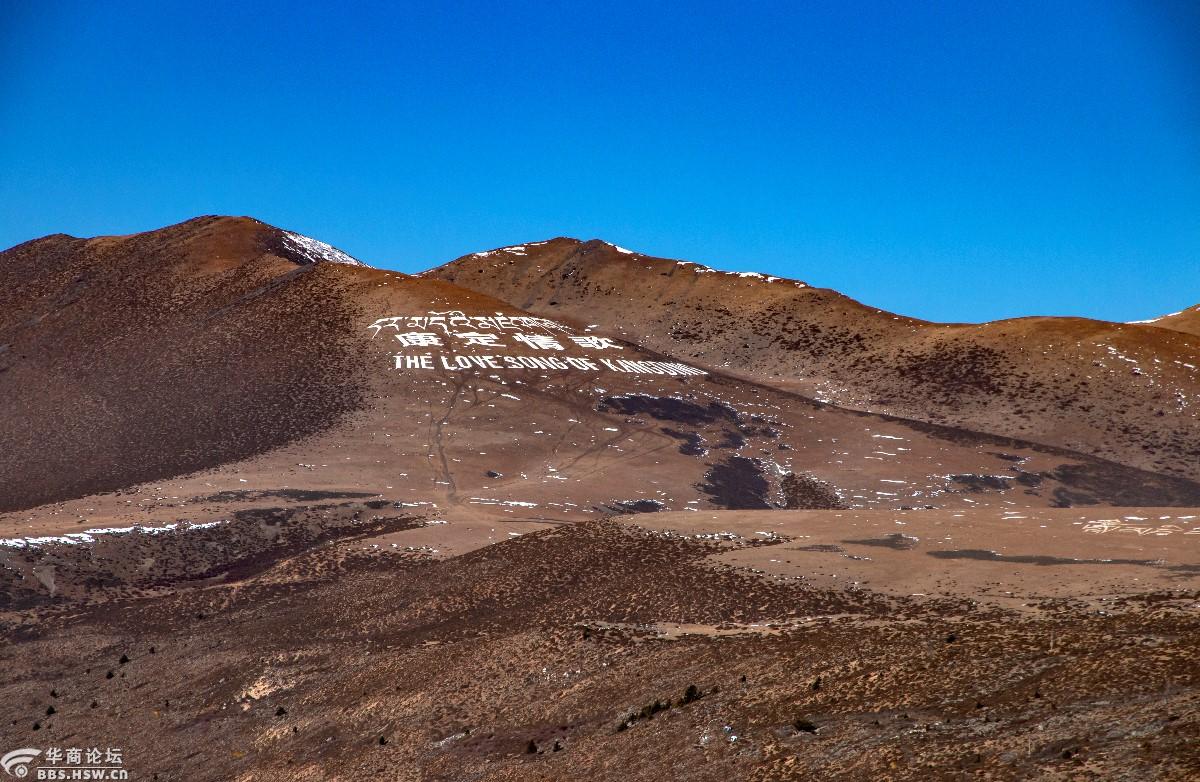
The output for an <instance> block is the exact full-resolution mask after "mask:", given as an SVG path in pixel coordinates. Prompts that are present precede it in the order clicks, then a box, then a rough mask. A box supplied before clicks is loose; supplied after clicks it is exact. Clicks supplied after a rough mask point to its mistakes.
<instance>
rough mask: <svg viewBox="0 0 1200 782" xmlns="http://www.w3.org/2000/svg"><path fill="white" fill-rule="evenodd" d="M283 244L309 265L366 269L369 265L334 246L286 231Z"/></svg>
mask: <svg viewBox="0 0 1200 782" xmlns="http://www.w3.org/2000/svg"><path fill="white" fill-rule="evenodd" d="M283 243H284V245H285V246H286V247H287V249H289V250H292V251H293V252H296V253H299V254H300V255H302V256H304V257H305V258H307V259H308V262H309V263H321V262H325V263H342V264H345V265H347V266H364V267H365V266H366V265H367V264H365V263H363V262H362V261H360V260H358V259H357V258H355V257H353V256H351V255H347V254H346V253H344V252H342V251H341V250H339V249H338V248H336V247H334V246H333V245H329V244H325V242H321V241H317V240H316V239H313V238H312V237H311V236H304V235H303V234H298V233H292V232H291V231H284V232H283Z"/></svg>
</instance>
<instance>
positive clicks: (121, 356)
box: [0, 218, 1200, 518]
mask: <svg viewBox="0 0 1200 782" xmlns="http://www.w3.org/2000/svg"><path fill="white" fill-rule="evenodd" d="M286 236H294V235H287V234H285V233H284V232H281V231H279V230H278V229H274V228H271V227H269V226H265V225H263V224H262V223H258V222H257V221H252V220H248V219H234V218H203V219H198V220H194V221H189V222H188V223H184V224H181V225H179V226H173V227H171V228H168V229H163V230H162V231H156V232H150V233H147V234H140V235H137V236H133V237H124V238H101V239H93V240H78V239H70V238H66V237H50V238H48V239H45V240H40V241H38V242H33V243H29V244H26V245H22V246H20V247H18V248H15V249H14V250H11V251H9V252H8V253H6V254H5V255H4V256H3V259H2V260H3V263H2V265H0V268H3V270H4V273H5V276H6V278H7V279H9V280H11V281H12V284H10V285H9V286H8V287H7V288H6V290H7V291H8V293H7V296H8V299H7V301H6V304H7V305H8V306H7V307H5V309H4V310H3V311H4V312H5V313H6V315H7V317H6V319H5V323H4V326H3V332H2V333H3V339H4V342H3V344H5V345H6V346H7V347H6V348H5V351H4V352H3V353H2V354H0V356H3V357H4V359H5V362H6V363H5V368H4V371H2V372H0V386H2V389H0V390H3V392H4V395H5V397H6V398H8V399H11V400H14V402H13V403H12V404H8V405H5V407H4V408H3V411H2V412H0V416H2V417H0V433H2V435H3V440H4V441H5V442H6V443H7V444H8V445H9V447H7V448H6V449H4V452H3V454H2V455H0V460H2V461H0V487H2V489H3V490H2V491H0V497H3V502H4V507H7V508H10V509H11V508H19V507H28V506H31V505H35V504H38V503H42V502H47V501H51V500H63V499H67V498H70V497H79V496H84V495H91V494H95V493H96V492H100V491H111V490H114V489H123V488H127V487H130V486H132V485H135V484H139V483H143V482H146V481H151V480H160V479H164V478H167V477H169V476H172V475H180V474H183V473H194V472H195V471H197V470H213V469H217V470H218V472H221V473H222V475H223V476H224V477H223V478H222V479H221V480H222V481H224V482H225V483H226V484H230V486H229V488H235V489H245V488H257V489H276V488H278V487H279V486H278V480H279V479H278V475H279V474H280V472H285V473H288V474H291V473H295V472H296V471H297V469H298V467H297V465H301V466H303V465H309V467H305V468H304V470H305V471H306V472H310V473H316V474H317V475H319V476H321V478H323V479H324V480H313V479H314V478H316V476H309V477H308V482H309V483H310V484H312V485H308V486H304V488H312V486H313V485H316V484H318V483H328V484H330V485H322V486H320V488H323V489H328V488H331V487H332V488H339V489H353V490H357V491H362V490H370V491H374V492H381V491H383V488H382V487H387V488H388V489H391V490H393V491H394V492H396V493H399V494H403V495H405V498H406V499H409V500H411V501H420V502H440V503H443V504H444V503H450V504H459V505H491V506H493V508H494V509H495V510H496V511H497V512H501V511H506V512H512V511H513V509H521V508H538V509H539V510H538V515H543V516H544V515H553V516H555V517H563V518H572V517H575V516H578V514H580V513H595V512H601V510H603V509H608V510H612V509H616V510H620V509H622V508H625V507H626V505H625V504H623V503H631V505H629V507H637V508H642V509H658V508H674V509H682V508H683V507H685V506H687V505H688V504H689V503H691V504H692V506H693V507H696V506H699V507H706V506H716V507H768V506H772V505H777V506H782V505H787V504H791V505H792V506H804V505H805V504H811V503H818V504H824V505H826V506H829V505H850V506H856V507H875V506H881V507H900V506H902V505H926V504H933V505H938V506H939V507H945V506H946V505H947V504H963V503H964V502H967V503H968V504H970V503H976V502H979V501H996V502H998V501H1000V500H1001V499H1003V500H1004V501H1006V502H1015V503H1017V504H1021V505H1026V504H1030V505H1047V504H1052V505H1070V504H1089V503H1109V504H1160V505H1186V504H1192V503H1194V502H1196V501H1197V499H1196V498H1197V496H1198V491H1200V487H1197V485H1196V484H1194V483H1191V482H1189V481H1181V480H1170V479H1166V478H1161V477H1157V476H1155V475H1153V474H1150V473H1146V472H1139V471H1137V470H1129V469H1126V468H1120V467H1118V466H1116V465H1114V464H1111V463H1107V462H1101V461H1097V460H1094V459H1089V458H1087V457H1083V456H1081V455H1079V454H1075V453H1072V452H1068V451H1062V450H1056V449H1051V448H1039V447H1035V446H1032V445H1029V444H1027V443H1022V442H1019V441H1008V440H1005V439H997V438H992V437H986V436H977V435H973V434H971V433H970V432H965V431H962V430H955V429H949V428H946V429H942V428H937V427H928V426H925V425H920V424H916V423H910V422H905V421H899V420H889V419H886V418H881V417H878V416H870V415H863V414H856V413H852V412H847V411H844V410H840V409H837V408H835V407H831V406H827V405H823V404H820V403H814V402H811V401H809V400H807V399H804V398H802V397H798V396H795V395H793V394H789V393H787V392H784V391H780V390H775V389H771V388H768V387H764V386H759V385H756V384H754V383H750V382H745V381H740V380H737V379H734V378H730V377H725V376H722V375H718V374H714V375H706V374H703V373H702V372H700V371H697V370H691V369H688V368H687V367H686V366H684V365H678V364H676V365H670V364H669V362H668V363H664V362H658V363H654V362H653V359H655V358H658V357H657V356H654V355H652V354H648V353H646V352H645V351H643V350H642V349H640V348H639V347H638V346H637V345H636V344H633V342H636V341H640V340H641V339H642V335H641V334H640V333H635V330H634V329H633V328H632V327H631V328H630V329H629V330H628V331H627V332H626V336H627V338H628V339H629V340H630V342H624V343H621V342H614V341H613V340H611V339H605V338H599V337H597V336H596V335H595V334H592V333H591V332H590V331H589V330H588V329H586V328H584V329H580V330H575V329H570V328H568V327H566V326H563V325H561V324H559V323H557V322H554V321H549V320H545V319H538V318H533V317H531V316H528V315H527V314H524V313H522V312H521V311H520V310H516V309H513V308H512V307H510V306H507V305H504V304H502V303H500V302H499V301H496V300H494V299H491V298H489V297H487V296H484V295H481V294H478V293H472V292H470V291H468V290H466V289H464V288H461V287H458V286H455V285H449V284H446V283H445V282H441V281H438V280H436V279H428V278H413V277H407V276H405V275H402V274H398V273H395V272H386V271H379V270H374V269H369V268H364V267H361V266H356V265H351V264H348V263H329V262H318V263H313V262H311V261H312V259H313V257H316V256H312V254H313V253H317V256H319V254H320V252H324V253H326V254H331V253H336V251H335V250H333V248H328V247H327V246H323V247H325V249H324V250H319V246H318V245H317V244H316V243H314V242H312V240H308V239H304V238H303V237H300V238H298V239H291V240H287V241H286V243H285V239H284V237H286ZM285 244H286V247H285ZM293 246H295V247H306V248H307V249H306V250H304V252H299V251H294V250H291V249H288V248H291V247H293ZM314 247H318V250H319V252H318V250H313V249H312V248H314ZM717 320H718V321H719V318H718V319H717ZM1158 331H1161V330H1158ZM647 361H650V362H651V363H649V364H647V363H645V362H647ZM631 362H632V363H631ZM284 446H288V447H286V448H285V447H284ZM317 454H319V456H318V455H317ZM256 455H261V456H256ZM247 459H250V460H251V461H253V460H254V459H258V460H259V462H261V466H260V467H259V468H258V469H259V470H260V471H261V473H260V474H261V481H262V482H261V483H260V484H259V485H258V486H250V487H247V486H243V485H240V484H243V483H245V482H246V481H247V478H246V477H245V476H244V475H242V474H241V473H242V472H243V471H244V470H247V469H250V467H249V466H248V465H243V464H242V462H243V461H244V460H247ZM330 462H333V463H334V465H335V466H333V467H330V466H329V464H330ZM314 464H316V465H320V466H318V467H313V466H312V465H314ZM491 473H495V474H494V475H492V474H491ZM235 476H236V477H235ZM1122 476H1123V477H1122ZM1118 477H1121V479H1120V480H1117V478H1118ZM195 481H196V482H197V484H196V485H197V488H196V490H197V491H199V492H204V493H211V487H213V486H214V485H215V484H216V482H215V481H214V480H213V479H212V478H210V477H204V476H203V475H201V476H200V477H198V478H196V479H195ZM335 484H336V485H335ZM291 485H293V486H295V485H296V484H295V483H292V484H291ZM205 487H209V489H210V490H209V491H206V490H205ZM221 488H226V487H225V486H216V489H217V490H219V489H221ZM989 495H994V496H993V497H992V499H990V500H989V499H988V497H989ZM111 496H112V497H114V498H115V497H116V495H111ZM96 502H100V503H101V504H103V500H96V501H95V502H90V504H89V507H91V506H92V505H95V504H96ZM117 502H118V504H119V505H128V504H130V503H128V502H126V501H125V500H118V501H117ZM639 503H641V504H639Z"/></svg>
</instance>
